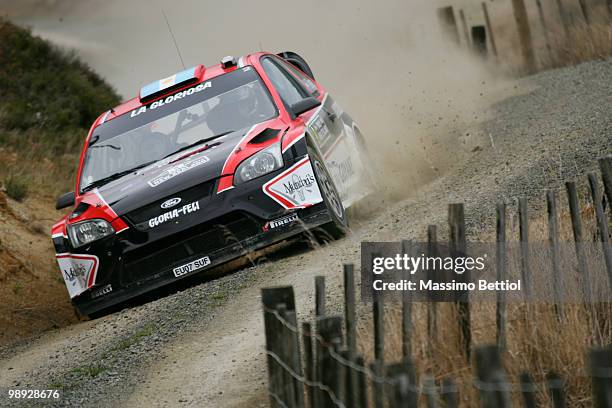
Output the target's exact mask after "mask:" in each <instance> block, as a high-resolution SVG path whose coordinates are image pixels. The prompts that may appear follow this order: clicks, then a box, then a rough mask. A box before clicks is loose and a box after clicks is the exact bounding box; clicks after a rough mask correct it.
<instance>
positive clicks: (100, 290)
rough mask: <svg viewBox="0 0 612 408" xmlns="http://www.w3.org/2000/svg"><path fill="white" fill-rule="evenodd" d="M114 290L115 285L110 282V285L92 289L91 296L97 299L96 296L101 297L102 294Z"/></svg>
mask: <svg viewBox="0 0 612 408" xmlns="http://www.w3.org/2000/svg"><path fill="white" fill-rule="evenodd" d="M112 291H113V287H112V286H111V285H110V283H109V284H108V285H104V286H102V287H101V288H98V289H95V290H92V291H91V298H92V299H96V298H99V297H100V296H104V295H108V294H109V293H111V292H112Z"/></svg>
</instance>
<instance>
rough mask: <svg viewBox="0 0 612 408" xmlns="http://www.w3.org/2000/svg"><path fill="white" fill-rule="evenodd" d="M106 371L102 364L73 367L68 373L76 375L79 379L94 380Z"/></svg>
mask: <svg viewBox="0 0 612 408" xmlns="http://www.w3.org/2000/svg"><path fill="white" fill-rule="evenodd" d="M107 370H108V368H107V367H106V366H104V365H102V364H91V365H86V366H81V367H75V368H73V369H72V370H70V372H71V373H73V374H76V375H78V376H79V377H89V378H95V377H97V376H98V375H100V374H102V373H103V372H105V371H107Z"/></svg>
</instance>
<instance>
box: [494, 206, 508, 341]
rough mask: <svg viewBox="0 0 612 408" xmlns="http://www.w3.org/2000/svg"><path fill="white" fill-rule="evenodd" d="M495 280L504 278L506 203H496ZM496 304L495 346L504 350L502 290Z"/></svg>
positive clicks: (504, 317)
mask: <svg viewBox="0 0 612 408" xmlns="http://www.w3.org/2000/svg"><path fill="white" fill-rule="evenodd" d="M495 262H496V269H497V280H498V281H500V282H502V281H504V280H506V204H504V203H498V204H497V247H496V255H495ZM496 295H497V304H496V310H495V322H496V328H497V332H496V334H497V337H496V338H497V347H498V348H499V349H500V350H501V351H504V350H506V295H505V292H504V291H503V290H498V291H497V293H496Z"/></svg>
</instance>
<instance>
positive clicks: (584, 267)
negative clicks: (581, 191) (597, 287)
mask: <svg viewBox="0 0 612 408" xmlns="http://www.w3.org/2000/svg"><path fill="white" fill-rule="evenodd" d="M565 188H566V190H567V201H568V203H569V209H570V217H571V219H572V232H573V234H574V247H575V248H576V259H577V261H578V273H579V274H580V279H582V288H583V291H584V301H585V303H590V302H591V299H592V296H593V294H592V290H591V278H590V276H589V267H588V264H587V257H586V255H585V253H584V244H583V239H582V221H581V219H580V205H579V203H578V194H577V193H576V183H574V182H573V181H568V182H566V183H565Z"/></svg>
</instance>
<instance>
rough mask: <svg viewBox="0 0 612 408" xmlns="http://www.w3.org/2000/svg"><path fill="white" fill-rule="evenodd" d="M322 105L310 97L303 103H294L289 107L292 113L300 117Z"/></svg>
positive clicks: (302, 101) (303, 100)
mask: <svg viewBox="0 0 612 408" xmlns="http://www.w3.org/2000/svg"><path fill="white" fill-rule="evenodd" d="M320 105H321V102H319V101H318V100H317V99H316V98H313V97H312V96H309V97H307V98H304V99H302V100H301V101H298V102H296V103H294V104H293V105H291V106H290V107H289V109H291V112H293V114H294V115H295V116H300V115H301V114H302V113H304V112H308V111H309V110H311V109H314V108H316V107H317V106H320Z"/></svg>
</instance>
